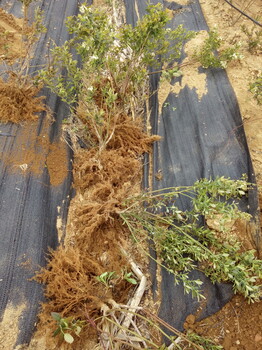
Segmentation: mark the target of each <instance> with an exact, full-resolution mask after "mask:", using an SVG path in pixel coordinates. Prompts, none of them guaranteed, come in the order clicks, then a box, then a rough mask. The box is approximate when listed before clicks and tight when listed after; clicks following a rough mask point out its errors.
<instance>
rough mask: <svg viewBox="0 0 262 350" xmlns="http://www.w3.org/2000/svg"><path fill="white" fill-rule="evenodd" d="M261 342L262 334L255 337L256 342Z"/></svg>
mask: <svg viewBox="0 0 262 350" xmlns="http://www.w3.org/2000/svg"><path fill="white" fill-rule="evenodd" d="M261 340H262V336H261V334H259V333H257V334H256V335H255V342H256V343H258V342H259V341H261Z"/></svg>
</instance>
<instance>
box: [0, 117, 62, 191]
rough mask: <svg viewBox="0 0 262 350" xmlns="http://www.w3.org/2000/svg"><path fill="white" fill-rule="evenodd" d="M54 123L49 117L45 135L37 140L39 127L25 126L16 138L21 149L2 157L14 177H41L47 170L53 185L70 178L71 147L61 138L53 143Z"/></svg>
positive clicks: (36, 124) (25, 124)
mask: <svg viewBox="0 0 262 350" xmlns="http://www.w3.org/2000/svg"><path fill="white" fill-rule="evenodd" d="M50 123H51V121H50V118H49V117H48V116H46V121H45V122H44V126H43V128H42V131H41V133H40V135H38V136H37V129H38V123H37V122H35V123H29V122H24V125H22V126H21V127H20V129H19V131H18V132H17V134H16V140H15V142H16V144H19V145H20V147H19V149H17V148H16V147H11V149H10V151H9V152H6V153H5V154H3V155H2V156H1V161H2V162H4V163H5V164H6V165H7V167H8V171H9V172H10V173H20V174H24V175H26V174H28V173H32V174H34V176H36V177H39V176H40V175H42V173H43V172H44V171H45V169H47V170H48V174H49V179H50V184H51V185H53V186H58V185H60V184H62V183H63V181H64V180H65V179H66V177H67V175H68V167H67V163H68V154H67V152H68V151H67V146H66V143H65V141H64V140H63V139H61V138H58V140H57V141H56V142H54V143H50V141H49V135H48V129H49V125H50ZM0 142H1V140H0Z"/></svg>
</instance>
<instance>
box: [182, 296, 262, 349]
mask: <svg viewBox="0 0 262 350" xmlns="http://www.w3.org/2000/svg"><path fill="white" fill-rule="evenodd" d="M261 325H262V303H254V304H250V305H249V304H247V302H246V300H245V299H244V298H243V297H240V296H236V297H234V298H233V299H232V300H231V301H230V302H229V303H228V304H227V305H226V306H224V307H223V309H221V310H220V311H219V312H217V313H216V314H214V315H213V316H211V317H209V318H206V319H204V320H203V321H201V322H195V317H194V316H193V315H190V316H189V317H188V318H187V322H186V323H185V328H186V329H191V330H193V331H194V332H196V333H197V334H199V335H202V336H205V337H209V338H211V339H213V340H214V341H215V342H216V343H217V344H221V345H222V346H223V347H224V349H225V350H260V349H261V348H262V327H261Z"/></svg>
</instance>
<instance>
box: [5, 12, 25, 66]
mask: <svg viewBox="0 0 262 350" xmlns="http://www.w3.org/2000/svg"><path fill="white" fill-rule="evenodd" d="M22 36H23V19H20V18H16V17H14V16H13V15H11V14H8V13H6V12H5V11H4V10H3V9H1V8H0V62H1V61H2V60H5V61H6V60H7V61H8V62H12V61H14V60H15V59H17V58H20V57H22V56H23V54H24V53H25V51H24V46H23V44H22Z"/></svg>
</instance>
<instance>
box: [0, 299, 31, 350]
mask: <svg viewBox="0 0 262 350" xmlns="http://www.w3.org/2000/svg"><path fill="white" fill-rule="evenodd" d="M25 309H26V304H21V305H18V306H14V305H12V304H8V305H7V307H6V309H5V313H4V317H3V320H2V322H1V323H0V349H2V350H11V349H13V348H14V346H15V344H16V341H17V338H18V336H19V320H20V318H21V317H22V313H23V311H24V310H25Z"/></svg>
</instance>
